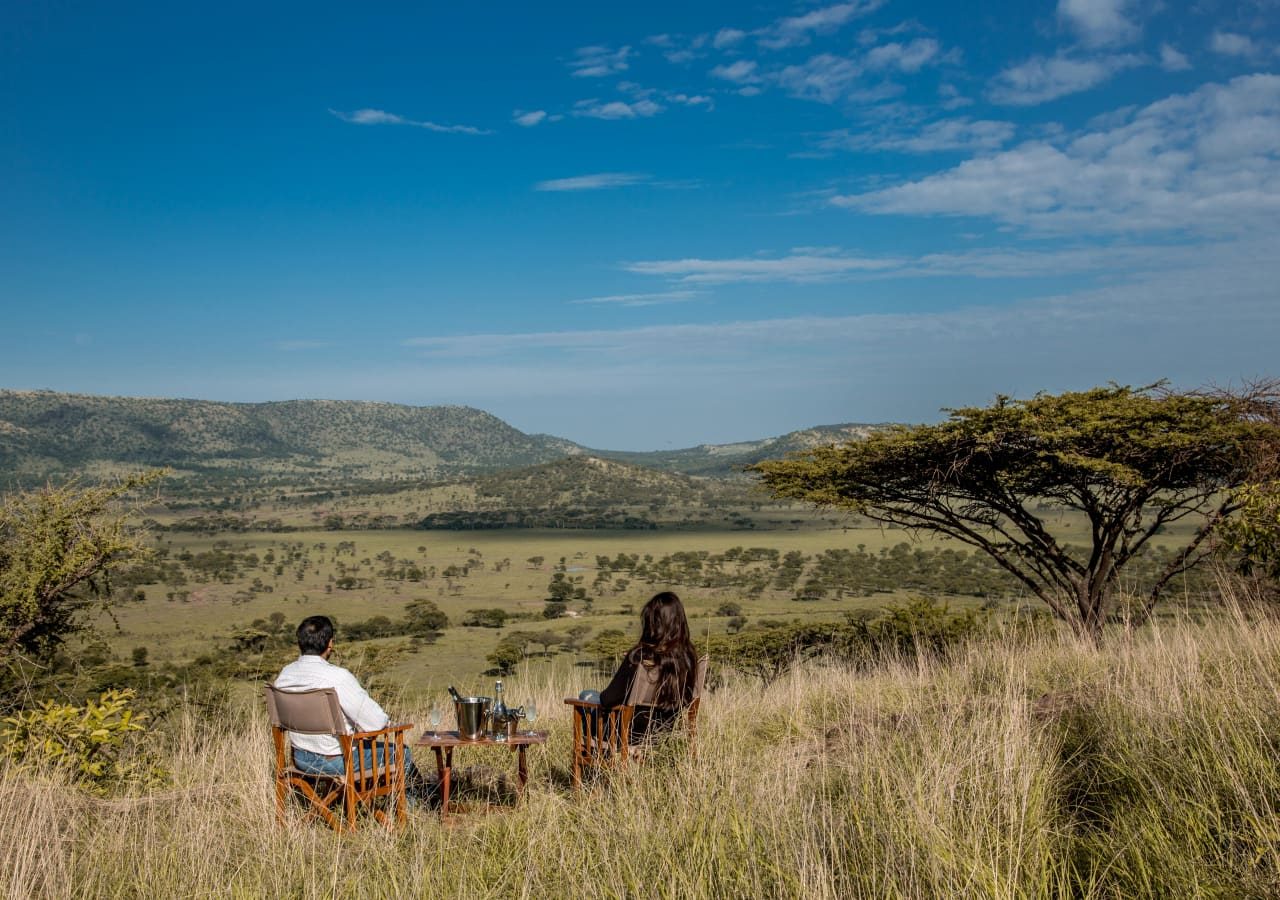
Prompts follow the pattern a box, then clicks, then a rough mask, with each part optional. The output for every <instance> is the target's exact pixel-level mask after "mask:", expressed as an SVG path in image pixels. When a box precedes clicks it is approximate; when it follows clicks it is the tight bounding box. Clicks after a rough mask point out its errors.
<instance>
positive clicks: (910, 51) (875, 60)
mask: <svg viewBox="0 0 1280 900" xmlns="http://www.w3.org/2000/svg"><path fill="white" fill-rule="evenodd" d="M941 50H942V47H941V45H940V44H939V43H938V42H937V41H935V40H934V39H933V38H916V39H915V40H913V41H910V42H908V43H905V44H900V43H898V42H897V41H890V42H889V43H887V44H881V45H880V46H878V47H873V48H871V49H870V50H868V51H867V55H866V57H865V59H864V64H865V65H866V67H867V68H868V69H871V70H873V71H883V70H886V69H896V70H898V71H899V72H919V71H920V69H921V68H923V67H924V66H925V65H927V64H928V63H930V62H932V61H934V60H935V59H937V58H938V56H939V54H940V53H941Z"/></svg>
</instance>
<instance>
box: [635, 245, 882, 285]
mask: <svg viewBox="0 0 1280 900" xmlns="http://www.w3.org/2000/svg"><path fill="white" fill-rule="evenodd" d="M901 265H902V260H898V259H887V258H886V259H877V258H871V257H861V256H840V255H830V254H826V253H821V254H819V253H813V252H809V253H798V254H792V255H790V256H783V257H776V258H761V257H741V258H736V259H733V258H731V259H697V258H693V259H662V260H649V261H642V262H631V263H626V264H625V265H624V266H623V268H624V269H626V270H627V271H628V272H634V273H636V274H638V275H661V276H664V277H666V278H670V279H672V280H674V281H679V282H683V283H686V284H729V283H742V282H766V281H790V282H814V281H829V280H832V279H834V278H839V277H843V276H848V275H850V274H852V273H866V272H875V271H882V270H886V269H892V268H897V267H899V266H901Z"/></svg>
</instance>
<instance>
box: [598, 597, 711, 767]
mask: <svg viewBox="0 0 1280 900" xmlns="http://www.w3.org/2000/svg"><path fill="white" fill-rule="evenodd" d="M640 623H641V628H640V642H639V643H638V644H636V645H635V646H634V647H632V648H631V649H630V650H629V651H628V652H627V655H626V656H625V657H624V658H623V660H622V665H621V666H619V667H618V671H617V672H616V673H615V674H614V676H613V680H612V681H610V682H609V686H608V687H606V688H605V689H604V690H603V691H601V693H600V707H601V709H602V710H609V709H612V708H613V707H615V706H621V705H622V704H624V703H631V704H634V705H635V706H636V712H635V716H634V717H633V718H632V720H631V743H633V744H635V743H639V742H641V741H644V740H645V739H646V738H647V737H649V736H650V735H652V734H655V733H657V732H660V731H664V730H667V729H670V728H671V726H672V725H673V724H675V722H676V720H677V719H678V718H679V716H680V712H681V710H683V709H684V708H685V707H686V706H688V705H689V703H690V702H692V700H693V687H694V673H695V671H696V669H697V665H698V661H697V657H696V655H695V653H694V649H693V641H691V640H690V639H689V620H688V619H687V618H686V617H685V614H684V605H683V604H682V603H681V602H680V598H679V597H677V596H676V595H675V594H673V593H672V592H671V591H663V592H662V593H660V594H656V595H654V597H653V599H652V600H650V601H649V602H648V603H646V604H645V605H644V609H643V610H641V612H640Z"/></svg>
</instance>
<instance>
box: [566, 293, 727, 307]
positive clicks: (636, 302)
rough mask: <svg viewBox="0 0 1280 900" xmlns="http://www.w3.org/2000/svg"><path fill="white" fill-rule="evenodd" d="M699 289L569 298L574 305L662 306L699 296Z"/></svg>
mask: <svg viewBox="0 0 1280 900" xmlns="http://www.w3.org/2000/svg"><path fill="white" fill-rule="evenodd" d="M701 293H702V292H701V291H662V292H659V293H654V294H611V295H609V296H606V297H585V298H583V299H582V300H570V301H569V302H570V303H572V304H575V305H578V304H586V305H591V306H662V305H665V304H667V303H687V302H688V301H690V300H693V299H695V298H697V297H698V296H700V294H701Z"/></svg>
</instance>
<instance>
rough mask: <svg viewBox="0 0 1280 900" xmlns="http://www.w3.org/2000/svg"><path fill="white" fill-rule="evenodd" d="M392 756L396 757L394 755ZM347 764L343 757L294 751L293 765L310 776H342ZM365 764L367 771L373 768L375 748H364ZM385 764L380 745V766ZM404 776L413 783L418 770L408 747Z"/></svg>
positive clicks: (299, 750)
mask: <svg viewBox="0 0 1280 900" xmlns="http://www.w3.org/2000/svg"><path fill="white" fill-rule="evenodd" d="M352 752H353V753H354V752H355V751H352ZM392 755H393V756H394V753H393V754H392ZM345 762H346V760H344V759H343V758H342V756H341V755H339V756H323V755H321V754H319V753H312V752H311V751H310V750H302V749H297V750H294V751H293V764H294V765H295V766H297V767H298V768H299V769H301V770H302V771H304V772H306V773H308V774H310V775H341V774H343V773H344V772H345V771H346V766H345V765H344V763H345ZM352 762H353V763H354V762H355V760H354V759H352ZM363 762H364V768H365V770H366V771H368V770H369V769H372V768H373V747H371V746H369V745H368V744H366V745H365V748H364V760H363ZM384 762H385V759H384V754H383V750H382V745H381V744H379V745H378V765H379V766H381V765H383V763H384ZM404 775H405V780H406V781H411V780H412V779H413V778H414V777H415V776H416V775H417V770H416V769H415V768H414V766H413V754H412V753H410V752H409V748H408V747H405V748H404Z"/></svg>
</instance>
